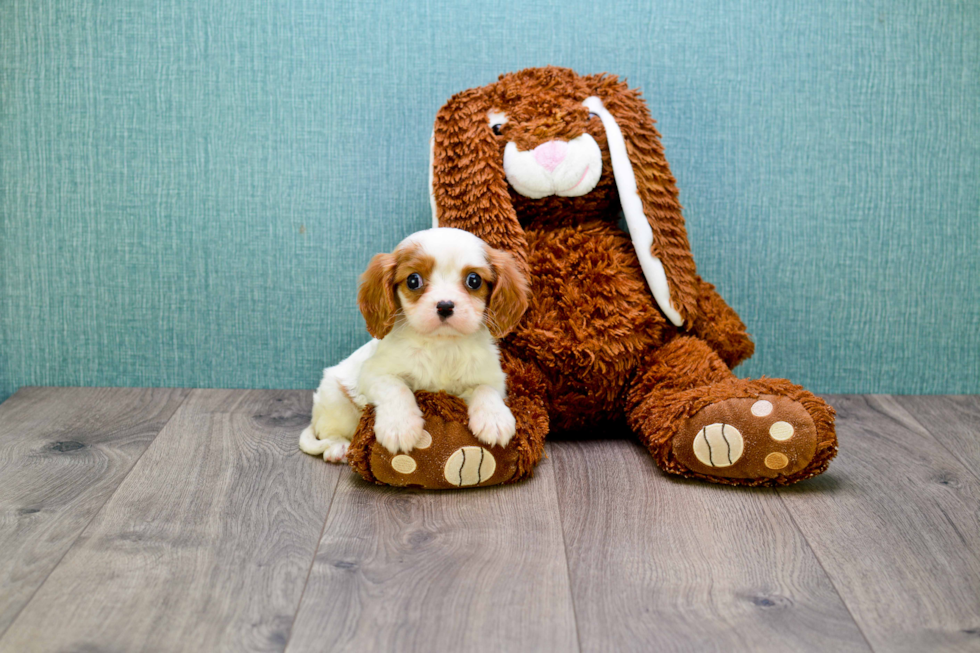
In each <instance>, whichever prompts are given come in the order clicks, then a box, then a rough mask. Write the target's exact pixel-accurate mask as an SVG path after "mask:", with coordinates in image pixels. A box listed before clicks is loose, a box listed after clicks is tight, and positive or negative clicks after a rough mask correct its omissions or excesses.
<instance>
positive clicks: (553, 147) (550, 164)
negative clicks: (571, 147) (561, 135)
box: [534, 141, 568, 172]
mask: <svg viewBox="0 0 980 653" xmlns="http://www.w3.org/2000/svg"><path fill="white" fill-rule="evenodd" d="M566 154H568V143H566V142H565V141H548V142H547V143H542V144H541V145H538V146H537V147H536V148H534V160H535V161H537V162H538V165H540V166H541V167H542V168H544V169H545V170H547V171H548V172H553V171H554V169H555V168H557V167H558V164H559V163H561V162H562V161H564V160H565V155H566Z"/></svg>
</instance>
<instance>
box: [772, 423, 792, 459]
mask: <svg viewBox="0 0 980 653" xmlns="http://www.w3.org/2000/svg"><path fill="white" fill-rule="evenodd" d="M769 437H770V438H772V439H773V440H776V441H777V442H783V441H785V440H789V439H790V438H791V437H793V425H792V424H790V423H789V422H776V423H775V424H773V425H772V426H770V427H769ZM784 467H785V465H784ZM773 469H779V468H778V467H774V468H773Z"/></svg>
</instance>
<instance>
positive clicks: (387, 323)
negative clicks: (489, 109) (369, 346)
mask: <svg viewBox="0 0 980 653" xmlns="http://www.w3.org/2000/svg"><path fill="white" fill-rule="evenodd" d="M359 303H360V307H361V312H362V313H363V314H364V318H365V320H366V321H367V324H368V331H370V332H371V335H373V336H374V337H376V338H382V337H384V335H386V334H387V333H388V331H390V330H391V328H392V327H393V326H394V323H395V320H396V319H398V318H404V319H405V321H406V322H407V323H408V326H409V327H411V328H412V329H413V330H415V331H416V332H418V333H420V334H423V335H426V336H434V337H459V336H466V335H470V334H472V333H474V332H476V331H477V330H478V329H480V328H481V327H482V326H483V325H484V324H486V325H487V326H488V327H489V328H490V330H491V332H492V333H493V335H494V336H496V337H501V336H503V335H505V334H506V333H507V332H509V331H510V330H511V329H512V328H513V327H514V326H515V325H516V323H517V321H518V320H519V319H520V317H521V315H523V313H524V311H525V310H526V308H527V282H526V281H525V280H524V278H523V276H522V275H521V274H520V273H519V271H518V269H517V265H516V262H515V261H514V260H513V258H512V257H511V256H510V255H509V254H507V253H505V252H501V251H498V250H494V249H492V248H490V247H488V246H487V245H486V244H485V243H484V242H483V241H482V240H480V239H479V238H477V237H476V236H474V235H472V234H470V233H468V232H465V231H461V230H458V229H429V230H427V231H421V232H418V233H416V234H413V235H412V236H409V237H408V238H406V239H405V240H404V241H402V242H401V244H399V245H398V247H397V248H395V251H394V252H392V253H391V254H378V255H377V256H375V258H374V259H373V260H372V261H371V265H370V266H368V269H367V271H366V272H365V273H364V276H363V277H362V283H361V290H360V294H359Z"/></svg>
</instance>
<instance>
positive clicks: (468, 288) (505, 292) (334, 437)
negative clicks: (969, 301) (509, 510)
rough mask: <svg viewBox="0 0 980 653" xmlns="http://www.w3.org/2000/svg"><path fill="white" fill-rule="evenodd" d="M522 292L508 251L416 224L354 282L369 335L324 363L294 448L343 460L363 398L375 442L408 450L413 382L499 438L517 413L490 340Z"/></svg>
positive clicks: (413, 421)
mask: <svg viewBox="0 0 980 653" xmlns="http://www.w3.org/2000/svg"><path fill="white" fill-rule="evenodd" d="M473 275H475V276H473ZM527 297H528V285H527V281H526V280H525V278H524V275H523V274H522V273H521V271H520V269H519V267H518V264H517V262H516V260H515V259H514V257H513V256H511V255H510V254H509V253H507V252H503V251H500V250H496V249H493V248H491V247H489V246H488V245H487V244H486V243H484V242H483V241H482V240H480V238H478V237H477V236H474V235H473V234H471V233H469V232H466V231H462V230H459V229H450V228H436V229H429V230H426V231H420V232H418V233H415V234H412V235H411V236H409V237H408V238H406V239H405V240H403V241H402V242H401V243H400V244H399V245H398V247H396V248H395V250H394V251H393V252H391V253H390V254H378V255H377V256H375V257H374V259H372V261H371V263H370V265H369V266H368V268H367V270H366V271H365V272H364V274H363V275H362V277H361V286H360V290H359V292H358V304H359V306H360V309H361V313H362V314H363V315H364V319H365V321H366V322H367V327H368V331H369V332H370V333H371V335H372V336H374V340H372V341H370V342H369V343H367V344H366V345H364V346H363V347H361V348H360V349H358V350H357V351H356V352H354V354H353V355H351V356H350V357H348V358H347V359H346V360H344V361H343V362H341V363H340V364H338V365H336V366H334V367H330V368H327V369H326V370H325V371H324V373H323V380H322V381H321V382H320V386H319V388H318V389H317V391H316V392H315V393H314V394H313V417H312V421H311V424H310V426H309V427H307V428H306V430H304V431H303V433H302V435H301V436H300V441H299V446H300V449H302V450H303V451H305V452H306V453H308V454H312V455H321V454H322V455H323V458H324V460H327V461H330V462H340V461H342V460H344V459H345V456H346V454H347V447H348V445H349V444H350V441H351V438H352V437H353V435H354V431H355V430H356V428H357V424H358V422H359V420H360V417H361V413H362V411H363V410H364V408H365V407H366V406H367V405H368V404H371V405H373V406H374V408H375V422H374V433H375V437H376V438H377V441H378V443H379V444H381V445H382V446H383V447H385V448H386V449H387V450H388V451H390V452H391V453H398V452H406V453H407V452H409V451H411V450H412V449H413V448H414V447H415V445H416V444H417V443H418V442H419V441H420V439H421V438H422V437H423V432H424V431H423V425H424V419H423V417H422V412H421V411H420V410H419V407H418V405H417V404H416V402H415V395H414V393H415V391H418V390H425V391H429V392H439V391H444V392H447V393H449V394H452V395H456V396H458V397H460V398H462V399H463V400H464V401H465V402H466V405H467V407H468V413H469V428H470V430H471V431H472V432H473V434H474V435H475V436H476V437H477V438H478V439H479V440H480V441H481V442H484V443H485V444H487V445H490V446H495V445H499V446H506V445H507V443H508V442H510V439H511V438H512V437H513V436H514V430H515V423H514V417H513V415H512V414H511V412H510V409H508V408H507V405H506V403H505V399H506V377H505V375H504V372H503V370H502V369H501V366H500V354H499V352H498V350H497V345H496V341H495V340H496V338H500V337H503V336H504V335H506V334H507V333H509V332H510V331H511V329H513V328H514V326H515V325H516V324H517V322H518V320H520V318H521V316H522V315H523V314H524V311H525V310H526V308H527V301H528V300H527Z"/></svg>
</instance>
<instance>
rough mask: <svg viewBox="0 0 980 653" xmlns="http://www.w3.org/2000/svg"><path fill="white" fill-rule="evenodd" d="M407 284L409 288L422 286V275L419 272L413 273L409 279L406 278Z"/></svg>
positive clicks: (415, 288) (413, 288) (414, 288)
mask: <svg viewBox="0 0 980 653" xmlns="http://www.w3.org/2000/svg"><path fill="white" fill-rule="evenodd" d="M405 285H406V286H408V289H409V290H418V289H419V288H421V287H422V275H420V274H419V273H417V272H413V273H412V274H410V275H408V278H407V279H405Z"/></svg>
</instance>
